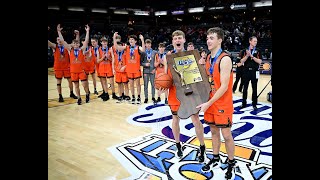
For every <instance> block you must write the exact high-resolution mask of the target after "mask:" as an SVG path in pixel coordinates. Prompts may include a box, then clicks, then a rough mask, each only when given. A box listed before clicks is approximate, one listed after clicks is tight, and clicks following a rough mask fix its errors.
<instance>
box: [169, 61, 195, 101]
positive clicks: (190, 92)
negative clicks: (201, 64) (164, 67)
mask: <svg viewBox="0 0 320 180" xmlns="http://www.w3.org/2000/svg"><path fill="white" fill-rule="evenodd" d="M190 65H191V64H189V65H188V66H187V67H186V68H185V67H183V68H182V69H181V70H180V71H179V70H178V69H177V67H176V65H173V66H172V67H173V69H174V71H176V73H178V74H179V76H180V82H181V85H182V87H184V94H185V95H186V96H188V95H190V94H192V93H193V91H192V88H191V87H190V86H189V85H188V84H186V81H185V79H184V76H183V74H184V72H185V71H186V70H187V69H188V68H189V67H190Z"/></svg>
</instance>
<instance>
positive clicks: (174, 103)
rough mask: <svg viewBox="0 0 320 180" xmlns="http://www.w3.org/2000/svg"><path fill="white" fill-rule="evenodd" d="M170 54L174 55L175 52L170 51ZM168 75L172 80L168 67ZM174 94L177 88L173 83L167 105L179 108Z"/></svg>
mask: <svg viewBox="0 0 320 180" xmlns="http://www.w3.org/2000/svg"><path fill="white" fill-rule="evenodd" d="M170 52H171V53H176V50H171V51H170ZM167 61H168V59H167ZM172 61H173V58H172ZM168 75H169V76H170V77H171V78H172V79H173V77H172V74H171V70H170V68H169V67H168ZM176 94H177V88H176V86H175V85H174V83H173V85H172V86H171V87H170V88H169V94H168V104H169V105H170V106H177V105H178V106H180V101H179V100H178V98H177V95H176Z"/></svg>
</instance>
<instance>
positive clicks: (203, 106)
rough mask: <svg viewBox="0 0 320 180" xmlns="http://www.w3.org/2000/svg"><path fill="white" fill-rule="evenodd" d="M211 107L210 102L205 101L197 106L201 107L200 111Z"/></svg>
mask: <svg viewBox="0 0 320 180" xmlns="http://www.w3.org/2000/svg"><path fill="white" fill-rule="evenodd" d="M209 107H210V104H209V102H205V103H202V104H200V105H198V106H197V107H196V108H197V109H198V108H201V109H200V112H206V111H207V109H208V108H209Z"/></svg>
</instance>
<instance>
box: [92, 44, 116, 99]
mask: <svg viewBox="0 0 320 180" xmlns="http://www.w3.org/2000/svg"><path fill="white" fill-rule="evenodd" d="M101 45H102V46H101V47H100V48H99V49H98V52H97V54H99V55H100V58H99V59H97V64H99V65H98V66H99V70H98V77H99V78H100V81H101V85H102V87H103V93H102V94H101V98H102V99H103V101H107V100H109V99H110V97H109V93H108V87H107V79H109V82H110V84H111V89H112V98H113V99H118V97H117V96H116V95H115V88H114V80H113V77H114V74H115V73H114V71H115V70H114V54H113V49H112V47H110V48H109V47H108V40H107V38H101Z"/></svg>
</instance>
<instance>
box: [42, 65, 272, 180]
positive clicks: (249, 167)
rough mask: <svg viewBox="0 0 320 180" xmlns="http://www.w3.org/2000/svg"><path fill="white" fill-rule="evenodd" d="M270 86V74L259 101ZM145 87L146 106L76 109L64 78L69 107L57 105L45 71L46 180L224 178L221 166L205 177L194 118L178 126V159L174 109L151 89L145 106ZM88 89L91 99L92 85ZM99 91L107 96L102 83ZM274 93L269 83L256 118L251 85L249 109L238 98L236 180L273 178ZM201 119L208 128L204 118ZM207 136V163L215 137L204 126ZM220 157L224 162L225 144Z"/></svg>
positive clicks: (93, 104) (112, 103)
mask: <svg viewBox="0 0 320 180" xmlns="http://www.w3.org/2000/svg"><path fill="white" fill-rule="evenodd" d="M89 79H90V78H89ZM234 79H235V74H234ZM269 81H270V75H260V78H259V82H258V94H259V93H260V92H261V90H262V89H263V88H264V87H265V86H266V85H267V84H268V82H269ZM141 84H142V87H141V91H142V92H141V98H142V99H141V101H142V104H141V105H132V104H129V103H116V100H112V99H110V100H108V101H106V102H104V101H102V99H100V98H97V95H93V94H91V100H90V103H85V102H84V103H83V104H82V105H81V106H79V105H77V103H76V102H77V100H76V99H70V98H69V87H68V83H67V80H65V79H63V80H62V93H63V96H64V99H65V102H63V103H59V102H58V93H57V90H56V79H55V77H54V73H53V70H52V68H49V69H48V179H49V180H87V179H88V180H104V179H105V180H113V179H126V180H133V179H137V180H138V179H139V180H140V179H174V180H180V179H181V180H183V179H217V180H218V179H224V172H225V171H226V165H225V164H224V163H222V164H221V166H220V168H217V169H214V170H213V171H210V172H208V173H203V172H201V170H200V169H201V167H202V165H201V164H199V163H197V160H196V154H197V149H198V146H199V141H198V139H197V138H196V136H195V131H194V127H193V125H192V123H191V120H190V119H186V120H181V121H180V131H181V141H183V142H184V147H185V150H184V156H183V158H182V159H177V158H175V157H174V150H175V146H174V140H173V135H172V131H171V119H172V118H171V112H170V109H169V107H168V106H165V105H164V95H162V96H161V100H162V102H161V103H159V104H158V105H156V106H154V105H153V104H152V102H151V91H150V88H149V103H148V104H143V101H144V92H143V89H144V88H143V80H142V79H141ZM239 84H240V83H239ZM239 84H238V86H239ZM89 87H90V91H91V92H93V84H92V81H91V79H90V81H89ZM149 87H150V85H149ZM80 89H81V94H82V95H83V96H84V95H85V93H84V90H83V88H82V87H81V86H80ZM97 90H98V91H99V93H101V91H102V89H101V84H100V82H99V80H98V82H97ZM271 90H272V86H271V85H270V84H268V85H267V86H266V89H265V90H264V91H263V92H262V93H261V95H260V96H259V98H258V106H257V107H258V110H257V111H253V108H252V106H251V92H252V91H251V84H249V88H248V107H246V108H245V109H241V110H240V109H239V106H240V105H241V98H242V93H240V92H238V91H237V92H236V93H234V97H233V98H234V107H235V112H234V116H233V122H234V125H233V126H232V133H233V137H234V140H235V146H236V148H235V158H236V160H237V168H236V178H235V179H245V180H254V179H260V180H267V179H268V180H270V179H272V104H271V103H270V102H268V101H267V93H268V92H270V91H271ZM116 92H118V91H117V86H116ZM109 94H111V89H109ZM156 98H157V96H156ZM82 99H85V98H84V97H83V98H82ZM200 120H201V121H202V122H203V113H200ZM204 132H205V138H206V147H207V157H208V158H212V149H211V146H212V145H211V133H210V129H209V127H208V126H207V125H205V124H204ZM221 137H222V136H221ZM222 142H223V139H222ZM220 155H221V159H222V161H223V162H224V161H225V160H226V151H225V146H224V143H222V146H221V149H220Z"/></svg>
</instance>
